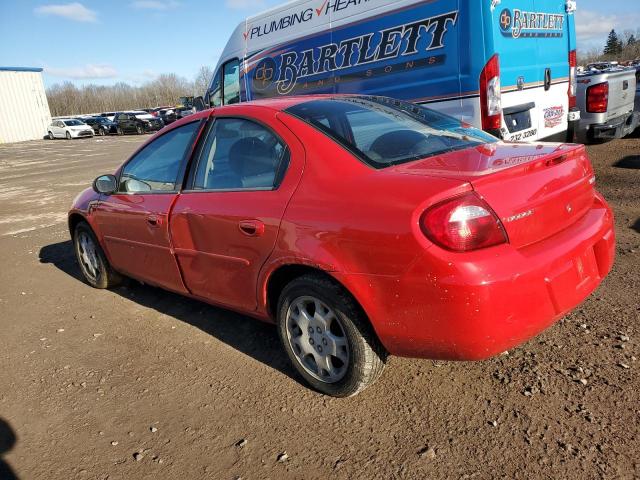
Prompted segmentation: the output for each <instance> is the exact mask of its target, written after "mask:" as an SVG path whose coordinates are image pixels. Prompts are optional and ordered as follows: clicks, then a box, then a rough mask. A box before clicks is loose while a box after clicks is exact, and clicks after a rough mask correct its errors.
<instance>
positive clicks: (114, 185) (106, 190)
mask: <svg viewBox="0 0 640 480" xmlns="http://www.w3.org/2000/svg"><path fill="white" fill-rule="evenodd" d="M93 190H94V191H95V192H96V193H102V194H105V195H111V194H112V193H114V192H116V191H117V190H118V179H117V178H116V177H115V176H114V175H101V176H99V177H98V178H96V179H95V180H94V181H93Z"/></svg>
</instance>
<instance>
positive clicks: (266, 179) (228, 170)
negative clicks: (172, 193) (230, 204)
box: [193, 118, 288, 190]
mask: <svg viewBox="0 0 640 480" xmlns="http://www.w3.org/2000/svg"><path fill="white" fill-rule="evenodd" d="M287 161H288V149H287V148H286V146H285V144H284V143H283V142H282V141H280V139H279V138H278V137H276V136H275V135H274V134H273V133H271V131H269V130H268V129H267V128H265V127H263V126H262V125H260V124H258V123H255V122H252V121H249V120H244V119H239V118H220V119H218V120H216V121H215V122H214V123H213V125H212V126H211V128H210V130H209V133H208V134H207V138H206V140H205V143H204V147H203V149H202V152H201V154H200V159H199V161H198V168H197V170H196V173H195V178H194V185H193V189H194V190H272V189H274V188H277V186H278V184H279V182H280V179H281V177H282V173H283V171H284V170H285V169H286V164H287V163H288V162H287Z"/></svg>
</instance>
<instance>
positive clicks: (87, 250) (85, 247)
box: [76, 232, 100, 281]
mask: <svg viewBox="0 0 640 480" xmlns="http://www.w3.org/2000/svg"><path fill="white" fill-rule="evenodd" d="M76 241H77V248H78V258H79V259H80V266H81V267H82V270H83V273H84V274H85V275H86V276H87V277H89V278H90V279H91V280H94V281H96V280H97V279H98V277H99V276H100V261H99V260H98V253H97V252H96V245H95V243H93V239H92V238H91V237H90V236H89V234H87V233H86V232H80V233H79V234H78V238H77V240H76Z"/></svg>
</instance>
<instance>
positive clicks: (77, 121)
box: [64, 120, 84, 127]
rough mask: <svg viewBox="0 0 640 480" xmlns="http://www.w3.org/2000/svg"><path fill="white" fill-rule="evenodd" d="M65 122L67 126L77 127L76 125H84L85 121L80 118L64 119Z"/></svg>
mask: <svg viewBox="0 0 640 480" xmlns="http://www.w3.org/2000/svg"><path fill="white" fill-rule="evenodd" d="M64 124H65V125H66V126H67V127H75V126H76V125H84V122H81V121H80V120H64Z"/></svg>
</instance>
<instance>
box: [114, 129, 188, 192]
mask: <svg viewBox="0 0 640 480" xmlns="http://www.w3.org/2000/svg"><path fill="white" fill-rule="evenodd" d="M199 125H200V122H192V123H189V124H187V125H183V126H181V127H178V128H176V129H174V130H171V131H170V132H168V133H166V134H164V135H162V136H161V137H159V138H158V139H156V140H154V141H153V142H151V143H150V144H149V145H147V146H146V147H145V148H144V149H143V150H141V151H140V152H139V153H138V154H137V155H136V156H135V157H133V158H132V159H131V160H130V161H129V162H128V163H127V164H126V165H125V166H124V168H123V170H122V174H121V176H120V185H119V191H120V192H123V193H162V192H175V191H177V190H179V188H178V184H179V182H180V181H181V179H179V178H178V175H179V173H180V166H181V164H182V160H183V158H184V156H185V154H186V153H187V151H188V150H189V149H190V148H191V146H192V143H193V138H194V135H195V133H196V132H197V130H198V127H199Z"/></svg>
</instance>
